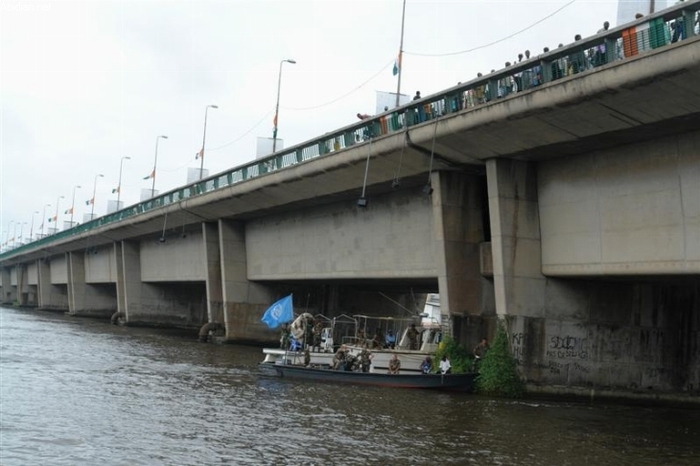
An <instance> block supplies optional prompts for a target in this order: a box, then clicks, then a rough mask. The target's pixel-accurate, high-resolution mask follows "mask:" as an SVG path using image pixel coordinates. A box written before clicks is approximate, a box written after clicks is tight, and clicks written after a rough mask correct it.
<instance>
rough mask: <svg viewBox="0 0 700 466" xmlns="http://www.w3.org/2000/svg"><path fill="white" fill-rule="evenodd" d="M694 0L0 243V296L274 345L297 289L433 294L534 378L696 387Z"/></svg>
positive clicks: (550, 384) (698, 46) (394, 303)
mask: <svg viewBox="0 0 700 466" xmlns="http://www.w3.org/2000/svg"><path fill="white" fill-rule="evenodd" d="M698 9H700V2H698V1H695V2H686V3H683V4H681V5H678V6H676V7H673V8H671V9H667V10H664V11H663V12H660V13H657V14H656V15H652V16H649V17H645V18H642V19H640V20H638V21H637V22H635V23H631V24H628V25H625V26H623V27H620V28H617V29H614V30H611V31H609V32H607V33H606V34H601V35H597V36H594V37H591V38H589V39H586V40H583V41H578V42H576V43H574V44H571V45H569V46H567V47H563V48H560V49H557V50H556V51H554V52H550V53H548V54H545V55H542V56H540V57H537V58H534V59H532V60H529V61H527V62H523V63H520V64H517V65H515V66H512V67H509V68H507V69H504V70H500V71H498V72H495V73H492V74H490V75H488V76H486V77H484V78H479V79H477V80H474V81H471V82H469V83H466V84H462V85H460V86H457V87H454V88H451V89H447V90H445V91H443V92H441V93H439V94H435V95H433V96H429V97H426V98H424V99H422V100H419V101H414V102H412V103H411V104H410V105H407V106H404V107H401V108H397V109H392V110H391V111H389V112H386V113H385V114H382V115H378V116H376V117H374V118H372V119H369V120H365V121H362V122H360V123H358V124H356V125H351V126H348V127H345V128H341V129H339V130H338V131H336V132H333V133H327V134H325V135H323V136H322V137H319V138H318V139H315V140H312V141H309V142H307V143H304V144H301V145H299V146H296V147H292V148H290V149H288V150H285V151H283V152H280V153H278V154H274V155H271V156H270V157H268V158H266V159H263V160H259V161H256V162H255V163H251V164H248V165H245V166H241V167H235V168H234V169H232V170H230V171H227V172H224V173H221V174H218V175H215V176H212V177H210V178H208V179H205V180H202V181H201V182H198V183H194V184H191V185H187V186H183V187H181V188H178V189H176V190H173V191H171V192H169V193H165V194H163V195H160V196H158V197H156V198H153V199H151V200H149V201H146V202H143V203H140V204H137V205H135V206H131V207H129V208H127V209H124V210H122V211H119V212H116V213H113V214H110V215H107V216H105V217H101V218H99V219H95V220H93V221H91V222H88V223H85V224H82V225H80V226H78V227H75V228H73V229H71V230H67V231H63V232H59V233H57V234H55V235H52V236H49V237H45V238H41V239H39V240H37V241H34V242H32V243H29V244H26V245H22V246H20V247H18V248H15V249H12V250H9V251H6V252H4V253H2V254H0V286H1V287H2V288H1V293H2V294H1V295H0V296H2V301H3V302H5V303H17V304H19V305H24V306H37V307H39V308H44V309H56V310H63V311H67V312H69V313H70V314H74V315H86V316H88V315H93V316H103V317H109V316H113V318H114V319H120V320H122V321H124V322H126V323H128V324H130V325H171V326H172V325H174V326H186V327H200V326H202V325H203V324H210V325H209V326H208V327H207V328H206V329H205V330H216V331H220V332H221V333H222V334H223V338H225V339H228V340H233V341H274V340H275V339H276V335H273V334H272V333H271V332H270V331H269V330H267V329H266V328H265V327H264V326H263V325H262V324H261V323H260V316H261V315H262V312H263V311H264V310H265V308H266V307H267V306H268V305H269V304H270V303H271V302H272V301H274V300H275V299H277V298H279V297H281V296H283V295H286V294H288V293H293V294H294V303H295V309H296V310H297V311H300V312H301V311H308V312H311V313H314V314H316V313H323V314H325V315H327V316H330V317H332V316H335V315H339V314H341V313H344V314H356V313H363V314H372V313H374V314H381V315H386V314H394V315H402V316H405V315H406V309H408V310H409V311H415V310H416V309H420V308H421V296H423V295H424V294H425V293H428V292H439V294H440V299H441V309H442V315H443V319H442V320H443V326H444V327H445V330H446V331H447V332H449V333H450V334H452V335H453V336H454V337H455V338H456V339H457V340H458V341H460V342H462V343H465V344H466V345H468V346H473V345H474V344H475V343H476V341H478V340H479V339H480V338H482V337H490V336H492V335H493V334H494V331H495V326H496V323H497V321H498V320H502V321H503V322H505V324H506V328H507V330H508V333H509V338H510V339H511V348H512V350H513V352H514V355H515V357H516V358H517V360H518V363H519V364H520V369H521V372H522V375H523V376H524V377H526V378H527V380H528V381H529V382H530V384H531V385H530V386H531V388H532V389H534V390H537V389H542V390H563V391H567V392H572V391H582V390H591V389H595V390H598V391H601V390H610V391H611V392H617V391H623V392H625V393H627V394H629V393H643V394H653V395H654V396H657V395H660V394H661V395H667V394H698V387H700V279H699V278H698V276H699V275H700V88H698V86H697V83H699V82H700V37H698V36H697V35H695V34H694V33H693V23H694V21H695V18H696V13H697V11H698ZM675 21H679V22H681V23H682V24H684V26H685V34H684V36H685V37H684V38H683V40H680V41H678V42H675V43H670V41H669V38H670V37H667V35H668V34H667V33H666V32H665V31H668V30H669V29H670V27H671V25H672V24H674V22H675ZM579 60H581V63H582V64H583V65H582V66H580V67H578V69H576V68H573V67H572V64H573V63H575V62H578V61H579ZM574 71H577V72H575V73H574ZM533 76H534V77H537V78H533ZM695 399H698V398H697V397H696V398H695Z"/></svg>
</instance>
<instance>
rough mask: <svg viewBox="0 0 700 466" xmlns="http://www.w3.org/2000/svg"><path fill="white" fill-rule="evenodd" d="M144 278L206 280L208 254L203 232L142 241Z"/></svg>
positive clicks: (153, 279)
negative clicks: (161, 239) (162, 239)
mask: <svg viewBox="0 0 700 466" xmlns="http://www.w3.org/2000/svg"><path fill="white" fill-rule="evenodd" d="M140 256H141V279H142V280H143V281H145V282H188V281H201V282H202V283H204V281H205V280H206V277H207V274H206V271H207V268H206V254H205V248H204V241H203V239H202V233H201V231H198V232H191V233H187V234H186V235H171V236H168V237H166V240H165V242H159V241H156V240H148V241H141V244H140Z"/></svg>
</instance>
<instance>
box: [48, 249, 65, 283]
mask: <svg viewBox="0 0 700 466" xmlns="http://www.w3.org/2000/svg"><path fill="white" fill-rule="evenodd" d="M49 266H50V267H49V270H50V271H51V283H53V284H54V285H67V284H68V262H67V261H66V256H65V255H60V256H52V257H51V258H50V261H49Z"/></svg>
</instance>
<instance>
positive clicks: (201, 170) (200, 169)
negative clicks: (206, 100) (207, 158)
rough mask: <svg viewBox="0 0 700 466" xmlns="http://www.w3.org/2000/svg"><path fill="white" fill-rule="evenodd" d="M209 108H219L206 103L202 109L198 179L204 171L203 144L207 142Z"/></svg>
mask: <svg viewBox="0 0 700 466" xmlns="http://www.w3.org/2000/svg"><path fill="white" fill-rule="evenodd" d="M210 108H219V107H218V106H216V105H207V108H205V109H204V134H203V135H202V150H201V151H200V153H199V159H200V162H199V179H200V180H201V179H202V172H203V171H204V145H205V144H206V142H207V112H208V111H209V109H210Z"/></svg>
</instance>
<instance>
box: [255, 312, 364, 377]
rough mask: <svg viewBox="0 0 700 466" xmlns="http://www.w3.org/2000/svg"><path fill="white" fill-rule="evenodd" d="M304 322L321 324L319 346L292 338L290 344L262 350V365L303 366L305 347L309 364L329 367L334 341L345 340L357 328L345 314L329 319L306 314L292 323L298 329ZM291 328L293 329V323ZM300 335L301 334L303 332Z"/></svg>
mask: <svg viewBox="0 0 700 466" xmlns="http://www.w3.org/2000/svg"><path fill="white" fill-rule="evenodd" d="M306 320H312V321H314V322H321V323H322V329H321V339H320V340H321V341H320V344H319V345H318V346H314V345H313V344H305V342H304V341H303V339H296V338H293V339H292V342H291V343H290V344H283V343H282V342H280V347H279V348H263V354H264V355H265V359H264V360H263V363H264V364H267V363H277V362H279V363H284V364H303V363H304V359H305V357H306V355H305V352H304V351H303V349H302V347H306V348H308V350H309V357H310V364H312V365H315V366H330V365H331V364H332V362H333V355H334V354H335V351H336V347H335V344H334V342H335V341H336V339H338V338H340V339H343V338H347V336H349V335H351V334H354V332H355V329H356V327H357V322H356V321H355V319H353V318H352V317H350V316H347V315H345V314H341V315H339V316H337V317H334V318H332V319H329V318H327V317H326V316H324V315H322V314H317V315H316V316H311V314H307V313H302V314H301V315H299V316H297V317H296V318H295V320H294V322H295V323H297V325H296V327H297V328H299V327H301V326H302V325H306V322H305V321H306ZM292 327H294V323H293V324H292ZM301 333H302V334H303V332H301ZM297 335H299V334H297ZM292 336H294V335H292ZM296 343H299V344H296Z"/></svg>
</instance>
